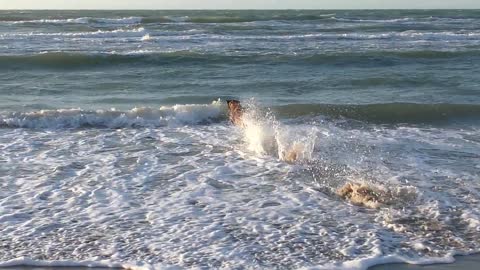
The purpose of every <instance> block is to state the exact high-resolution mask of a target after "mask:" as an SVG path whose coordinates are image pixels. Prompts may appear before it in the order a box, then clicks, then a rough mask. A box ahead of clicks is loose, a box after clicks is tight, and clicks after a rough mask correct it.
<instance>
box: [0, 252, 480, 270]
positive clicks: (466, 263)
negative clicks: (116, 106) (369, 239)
mask: <svg viewBox="0 0 480 270" xmlns="http://www.w3.org/2000/svg"><path fill="white" fill-rule="evenodd" d="M0 269H5V270H112V269H118V270H120V269H128V268H118V267H111V268H109V267H95V266H94V267H88V266H33V265H32V266H30V265H18V266H6V267H0ZM453 269H455V270H477V269H480V253H476V254H472V255H458V256H455V262H453V263H434V264H423V265H419V264H407V263H386V264H379V265H374V266H371V267H368V268H367V270H453Z"/></svg>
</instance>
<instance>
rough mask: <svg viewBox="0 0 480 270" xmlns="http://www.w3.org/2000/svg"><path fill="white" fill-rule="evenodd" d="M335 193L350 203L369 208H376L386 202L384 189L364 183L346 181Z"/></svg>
mask: <svg viewBox="0 0 480 270" xmlns="http://www.w3.org/2000/svg"><path fill="white" fill-rule="evenodd" d="M336 193H337V195H338V196H340V197H341V198H343V199H345V200H348V201H350V202H351V203H352V204H355V205H359V206H366V207H369V208H378V207H380V206H382V205H383V204H385V203H387V201H386V198H385V195H386V194H385V191H383V190H380V189H377V188H374V187H371V186H369V185H366V184H358V183H352V182H348V183H346V184H345V185H344V186H342V187H340V188H339V189H337V192H336Z"/></svg>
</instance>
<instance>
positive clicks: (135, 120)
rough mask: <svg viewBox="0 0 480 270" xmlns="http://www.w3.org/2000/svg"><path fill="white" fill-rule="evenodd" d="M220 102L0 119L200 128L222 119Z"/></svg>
mask: <svg viewBox="0 0 480 270" xmlns="http://www.w3.org/2000/svg"><path fill="white" fill-rule="evenodd" d="M224 115H225V107H224V105H223V102H221V100H217V101H213V102H212V103H211V104H187V105H174V106H162V107H160V108H159V109H153V108H147V107H144V108H134V109H132V110H129V111H117V110H115V109H110V110H91V111H89V110H82V109H59V110H41V111H33V112H14V113H6V114H3V115H0V127H3V128H34V129H35V128H52V129H61V128H82V127H84V128H85V127H92V128H138V127H161V126H169V125H189V124H204V123H211V122H215V121H220V120H222V119H224Z"/></svg>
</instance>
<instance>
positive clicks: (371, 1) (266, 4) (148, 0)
mask: <svg viewBox="0 0 480 270" xmlns="http://www.w3.org/2000/svg"><path fill="white" fill-rule="evenodd" d="M397 8H398V9H405V8H406V9H417V8H425V9H429V8H432V9H435V8H449V9H462V8H480V0H333V1H332V0H0V9H397Z"/></svg>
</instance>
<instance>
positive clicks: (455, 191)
mask: <svg viewBox="0 0 480 270" xmlns="http://www.w3.org/2000/svg"><path fill="white" fill-rule="evenodd" d="M221 107H222V108H221ZM225 109H226V108H225V107H224V105H223V104H220V103H219V102H215V103H212V104H211V105H187V106H185V105H178V106H166V107H164V108H163V109H162V108H160V109H155V110H153V109H138V110H131V111H126V112H122V113H121V114H125V116H124V118H125V119H127V120H128V121H125V120H122V121H119V123H125V122H126V123H129V124H128V125H127V124H119V125H114V124H112V123H114V122H115V121H111V120H109V119H110V118H111V115H114V117H113V118H114V119H116V118H121V117H120V116H119V114H118V112H115V111H104V112H102V113H100V114H99V113H98V112H96V111H93V114H96V117H99V118H100V115H101V118H102V120H101V123H102V125H103V124H104V123H110V124H109V125H111V126H113V127H129V126H130V125H132V122H135V121H138V122H137V123H143V124H144V123H145V121H147V120H151V121H154V125H152V126H149V125H144V128H141V129H131V128H122V129H98V128H81V129H64V128H57V129H40V128H37V129H28V128H27V129H21V128H13V129H12V128H2V129H0V149H1V151H0V162H1V165H2V166H0V177H1V179H2V181H1V182H0V183H1V185H2V192H1V197H0V207H1V209H2V211H1V212H0V219H1V220H0V222H1V224H2V226H1V227H0V233H1V235H2V236H4V238H3V239H2V241H3V242H2V244H3V245H7V246H9V248H8V249H3V250H2V252H0V261H2V262H3V263H2V264H1V265H2V266H7V265H19V264H32V265H37V264H40V265H82V264H83V263H86V264H88V263H89V262H93V263H92V265H95V266H101V265H103V264H104V263H106V264H110V262H112V265H116V266H119V265H121V266H124V265H132V266H135V267H146V268H147V269H162V268H163V265H173V266H178V267H185V268H192V267H198V268H222V267H223V268H235V267H245V268H258V267H272V268H273V267H277V266H280V265H281V266H284V267H288V268H305V267H306V266H308V265H317V266H318V267H315V268H316V269H342V270H343V269H366V268H367V267H368V266H371V265H374V264H379V263H387V262H409V263H417V264H418V263H433V262H450V261H452V260H453V259H452V255H453V254H455V252H461V253H468V252H474V251H478V250H479V249H480V247H479V246H478V243H479V242H478V241H477V240H478V228H477V227H476V221H475V220H478V213H476V212H475V211H474V210H472V209H476V206H477V205H478V198H479V197H478V195H476V194H475V193H474V191H475V190H478V188H479V186H478V181H475V180H476V179H477V178H476V175H474V174H472V172H473V171H472V170H471V168H466V169H465V170H463V171H462V173H458V172H457V171H455V170H456V169H458V168H456V167H457V166H458V165H456V164H446V165H445V166H442V167H437V166H436V165H435V163H433V164H432V163H431V162H432V161H433V160H435V159H436V158H438V155H439V154H441V153H443V152H445V153H451V151H453V150H454V151H455V154H456V155H461V154H462V153H463V152H465V156H464V157H462V160H465V159H468V158H469V155H468V154H469V153H474V150H475V149H477V150H478V147H479V145H478V143H476V142H474V141H471V142H468V141H466V140H467V139H466V138H467V137H465V135H469V134H467V133H468V132H473V131H463V130H458V129H442V132H439V130H438V129H435V128H416V127H408V128H407V127H403V128H402V127H400V128H387V127H382V126H374V127H373V128H372V127H369V126H367V127H365V128H352V127H348V126H347V125H346V124H345V123H343V122H341V123H336V122H325V121H323V120H322V119H308V120H305V119H303V120H302V121H299V122H297V121H295V120H292V121H280V120H278V119H275V118H269V117H265V114H264V113H261V112H260V111H259V112H258V114H257V115H258V116H259V117H258V118H257V119H256V121H255V123H259V124H260V123H261V124H262V125H267V126H269V127H271V129H270V128H265V129H263V128H261V132H254V133H257V134H259V133H261V134H265V135H267V137H270V136H272V135H273V137H274V138H275V136H277V135H278V134H281V135H282V136H283V138H282V139H278V140H277V139H276V138H275V142H276V143H278V141H280V144H281V143H282V142H288V143H290V144H291V143H292V142H294V141H296V140H297V138H303V136H304V134H305V135H306V134H310V135H312V136H313V137H314V138H316V139H315V140H314V142H315V147H314V151H313V152H312V153H309V154H310V155H311V159H310V160H307V161H306V162H304V163H303V162H299V163H296V164H294V165H291V164H288V163H286V162H284V161H283V160H281V158H279V156H278V155H277V153H278V152H272V153H271V155H270V154H269V153H267V154H260V155H259V154H257V152H256V151H252V150H250V149H249V146H250V143H249V139H246V138H245V134H244V133H243V132H242V131H241V130H240V129H235V128H234V127H233V126H232V125H230V124H228V123H227V121H222V122H216V123H213V124H208V125H191V124H187V125H184V124H180V125H178V124H172V125H166V126H163V127H162V128H157V127H156V126H155V125H156V123H158V118H159V117H160V116H161V117H166V116H167V115H170V116H171V117H172V119H174V121H173V122H174V123H199V122H203V121H205V120H206V119H210V117H217V116H218V115H219V114H223V113H225ZM159 111H162V112H159ZM79 113H80V114H81V113H86V112H79V111H66V112H63V111H48V112H43V113H39V112H37V113H34V115H29V114H22V115H21V116H22V117H18V120H21V119H24V120H22V121H25V122H24V123H30V124H29V125H31V126H32V127H58V126H63V127H65V126H78V123H79V122H81V121H71V120H69V121H70V123H74V124H68V125H66V124H65V121H64V120H62V119H61V118H62V117H65V118H67V119H69V118H71V117H72V116H75V117H76V116H77V115H78V114H79ZM39 114H40V115H39ZM159 115H160V116H159ZM57 118H58V119H57ZM137 118H141V119H142V120H140V121H139V120H136V119H137ZM42 119H45V121H42ZM133 119H135V120H133ZM146 119H147V120H146ZM3 120H5V119H4V118H3ZM271 120H272V121H271ZM82 121H83V120H82ZM95 121H97V120H95ZM95 121H94V122H93V123H96V122H95ZM246 121H249V120H248V119H247V120H246ZM206 122H208V121H206ZM20 123H22V122H20ZM56 123H60V124H59V125H57V124H56ZM84 123H85V122H84ZM272 123H273V124H272ZM254 127H256V128H258V126H255V125H254ZM263 130H264V131H266V132H263ZM257 131H258V129H257ZM284 132H286V133H284ZM259 137H260V138H265V136H263V135H262V136H259ZM464 137H465V138H464ZM250 139H255V136H252V138H250ZM253 145H256V146H257V147H261V148H260V150H262V149H263V150H265V149H266V148H263V145H262V143H261V140H260V142H259V144H255V143H254V144H253ZM259 145H260V146H259ZM460 145H462V146H463V148H462V151H463V152H462V153H460V152H459V149H460V148H459V146H460ZM252 149H253V150H259V149H257V148H252ZM429 149H432V152H429ZM260 152H261V151H260ZM419 152H420V154H419V155H415V154H412V153H419ZM470 156H471V154H470ZM441 157H442V159H444V158H449V155H447V154H446V155H441ZM457 158H459V157H457ZM470 158H471V157H470ZM386 161H388V162H386ZM450 161H451V160H450ZM469 170H470V171H469ZM457 178H458V179H457ZM352 179H357V180H358V179H364V181H367V182H368V183H371V184H378V185H383V186H385V187H388V188H389V189H395V188H396V187H398V188H403V187H405V186H413V187H414V188H415V192H416V197H415V198H414V199H413V201H409V200H401V198H399V201H398V202H397V203H395V204H392V205H388V206H386V207H382V208H380V209H377V210H369V209H365V208H362V207H358V206H355V205H351V204H349V203H348V202H347V201H343V200H342V199H341V198H338V197H336V196H335V195H334V194H332V193H331V192H329V190H334V189H335V188H336V187H337V186H338V185H339V184H341V183H342V182H345V181H350V180H352ZM406 181H408V183H406ZM51 217H54V218H51ZM468 224H470V226H468ZM472 237H473V238H472ZM20 257H25V258H23V259H17V260H15V259H16V258H20ZM12 260H13V261H12Z"/></svg>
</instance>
